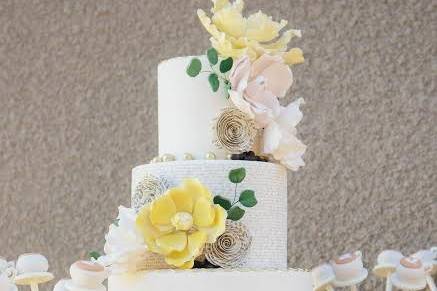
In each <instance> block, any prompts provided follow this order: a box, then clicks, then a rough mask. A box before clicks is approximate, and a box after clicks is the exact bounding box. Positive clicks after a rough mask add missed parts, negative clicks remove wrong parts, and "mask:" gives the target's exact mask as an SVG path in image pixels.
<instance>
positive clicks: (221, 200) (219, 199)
mask: <svg viewBox="0 0 437 291" xmlns="http://www.w3.org/2000/svg"><path fill="white" fill-rule="evenodd" d="M214 204H218V205H220V206H221V207H223V208H224V209H225V210H229V209H230V208H231V206H232V203H231V201H229V200H228V199H226V198H224V197H222V196H220V195H217V196H215V197H214Z"/></svg>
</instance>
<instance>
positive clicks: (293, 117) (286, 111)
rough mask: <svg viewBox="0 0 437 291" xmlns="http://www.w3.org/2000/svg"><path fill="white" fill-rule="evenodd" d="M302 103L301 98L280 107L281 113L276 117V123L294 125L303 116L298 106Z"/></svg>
mask: <svg viewBox="0 0 437 291" xmlns="http://www.w3.org/2000/svg"><path fill="white" fill-rule="evenodd" d="M301 104H304V100H303V98H299V99H297V100H296V101H294V102H292V103H290V104H288V105H287V106H286V107H281V113H280V115H279V118H278V120H277V121H278V123H279V124H280V125H281V126H284V127H295V126H296V125H297V124H298V123H299V122H300V121H301V120H302V117H303V114H302V111H300V108H299V106H300V105H301Z"/></svg>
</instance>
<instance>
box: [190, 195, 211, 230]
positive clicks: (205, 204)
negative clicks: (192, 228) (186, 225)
mask: <svg viewBox="0 0 437 291" xmlns="http://www.w3.org/2000/svg"><path fill="white" fill-rule="evenodd" d="M214 216H215V211H214V208H213V206H212V204H211V202H210V201H208V200H207V199H205V198H203V197H201V198H199V199H198V200H197V202H196V204H195V205H194V212H193V221H194V224H195V225H196V226H198V227H206V226H210V225H211V224H212V223H213V222H214Z"/></svg>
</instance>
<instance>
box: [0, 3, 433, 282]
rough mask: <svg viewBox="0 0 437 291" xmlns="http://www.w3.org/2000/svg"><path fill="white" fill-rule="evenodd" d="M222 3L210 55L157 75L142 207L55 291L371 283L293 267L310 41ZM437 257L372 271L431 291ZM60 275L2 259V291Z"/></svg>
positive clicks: (356, 269)
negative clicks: (290, 215) (301, 80)
mask: <svg viewBox="0 0 437 291" xmlns="http://www.w3.org/2000/svg"><path fill="white" fill-rule="evenodd" d="M212 2H213V5H212V7H211V9H210V11H208V12H206V11H203V10H198V11H197V16H198V18H199V20H200V23H201V24H202V25H203V27H204V28H205V30H206V32H207V33H208V34H209V35H210V41H211V48H209V49H206V50H204V54H203V55H200V56H186V57H176V58H172V59H169V60H165V61H163V62H161V63H160V64H159V65H158V136H159V149H158V151H159V155H158V156H157V157H155V158H153V160H152V161H151V162H150V163H148V164H144V165H139V166H137V167H135V168H133V170H132V187H131V206H130V207H124V206H120V207H119V213H118V216H117V217H116V219H115V220H114V221H113V223H112V224H111V225H110V226H109V230H108V233H107V234H106V236H105V240H106V242H105V245H104V253H103V254H100V253H98V252H92V253H91V254H90V258H89V259H88V260H85V261H84V260H82V261H77V262H75V263H74V264H73V265H72V266H71V267H70V275H71V278H70V279H63V280H60V281H59V282H58V283H57V284H56V286H55V289H54V290H55V291H92V290H94V291H104V290H106V288H108V290H109V291H126V290H129V291H174V290H178V291H188V290H189V291H197V290H199V291H200V290H208V291H224V290H226V291H237V290H238V291H240V290H251V291H264V290H274V291H286V290H287V291H293V290H295V291H311V290H333V288H336V287H350V288H352V290H354V289H356V288H358V287H357V286H358V285H359V284H360V283H361V282H363V281H364V280H365V279H366V278H367V276H368V271H367V269H366V268H364V266H363V261H362V254H361V252H353V253H349V254H345V255H342V256H340V257H338V258H336V259H333V260H332V261H330V262H329V263H325V264H323V265H321V266H319V267H316V268H314V269H313V271H312V272H311V271H308V270H301V269H297V268H294V269H293V268H289V267H288V266H287V174H289V173H290V171H297V170H298V169H299V168H300V167H302V166H304V165H305V163H304V161H303V155H304V153H305V150H306V146H305V145H304V143H303V142H302V141H301V140H300V139H299V138H298V134H297V125H298V124H299V122H300V121H301V119H302V117H303V114H302V112H301V110H300V106H301V105H303V104H304V99H303V98H294V99H293V101H292V102H291V103H289V104H285V101H284V97H285V96H286V95H287V93H288V92H289V89H290V87H291V86H292V84H293V81H294V79H293V73H292V69H293V67H294V66H297V65H299V64H302V63H303V62H304V56H303V52H302V50H301V49H299V48H295V47H292V48H290V47H289V43H290V42H291V41H292V40H294V39H295V38H300V37H301V36H302V32H301V31H300V30H297V29H286V26H287V21H285V20H281V21H279V22H277V21H274V20H273V19H272V17H270V16H268V15H266V14H264V13H263V12H261V11H259V12H256V13H254V14H251V15H249V16H244V15H243V9H244V3H243V1H242V0H235V1H234V2H230V1H228V0H213V1H212ZM436 253H437V252H436V251H435V250H428V251H423V252H422V253H420V254H418V255H417V256H413V257H407V258H405V257H404V256H403V255H402V254H399V253H396V252H394V251H389V252H388V253H384V254H382V255H381V260H379V261H378V266H377V267H376V268H375V270H374V272H375V274H376V275H377V276H378V277H382V278H386V279H387V282H389V283H387V286H388V287H387V288H389V289H387V290H390V288H392V285H391V283H393V285H395V286H397V287H399V288H404V287H405V288H410V289H411V290H419V289H414V288H416V287H420V288H422V289H423V288H425V286H426V285H428V286H432V283H433V281H432V278H431V277H430V276H431V272H435V266H436V261H435V260H436ZM48 268H49V266H48V262H47V260H46V259H45V258H44V257H43V256H41V255H38V254H26V255H22V256H20V257H19V258H18V259H17V262H16V263H10V262H6V261H5V260H4V262H3V265H2V261H0V274H1V276H0V291H3V290H7V291H9V290H11V291H12V290H17V289H16V286H15V285H16V284H21V285H29V286H30V287H31V288H32V290H38V285H39V284H42V283H45V282H47V281H50V280H51V279H53V276H52V274H51V273H49V272H48ZM411 274H413V275H411ZM433 274H434V273H433ZM106 279H108V281H107V286H108V287H106V286H105V285H104V281H105V280H106ZM1 284H3V285H1ZM2 288H3V289H2ZM405 288H404V289H405ZM430 288H433V287H430ZM433 290H434V289H433Z"/></svg>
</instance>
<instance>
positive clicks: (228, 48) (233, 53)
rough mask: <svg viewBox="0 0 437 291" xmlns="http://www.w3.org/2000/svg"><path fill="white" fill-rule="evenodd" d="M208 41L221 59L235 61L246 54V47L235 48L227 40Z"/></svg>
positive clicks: (212, 39) (213, 39) (211, 39)
mask: <svg viewBox="0 0 437 291" xmlns="http://www.w3.org/2000/svg"><path fill="white" fill-rule="evenodd" d="M210 41H211V44H212V46H213V48H215V49H216V50H217V51H218V53H219V54H220V55H221V56H222V57H226V58H227V57H232V58H234V59H237V58H239V57H241V56H243V55H245V54H246V52H247V47H243V48H236V47H234V46H233V45H232V43H231V42H230V41H229V40H228V39H227V38H223V39H216V38H213V37H211V38H210Z"/></svg>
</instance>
